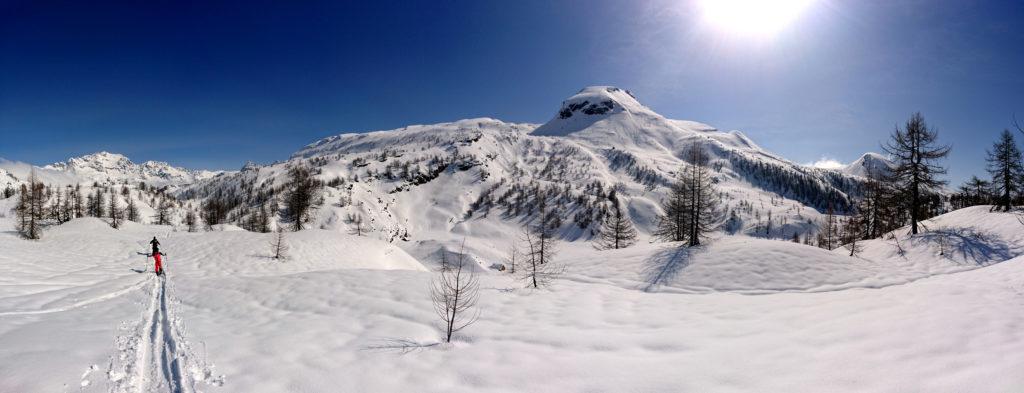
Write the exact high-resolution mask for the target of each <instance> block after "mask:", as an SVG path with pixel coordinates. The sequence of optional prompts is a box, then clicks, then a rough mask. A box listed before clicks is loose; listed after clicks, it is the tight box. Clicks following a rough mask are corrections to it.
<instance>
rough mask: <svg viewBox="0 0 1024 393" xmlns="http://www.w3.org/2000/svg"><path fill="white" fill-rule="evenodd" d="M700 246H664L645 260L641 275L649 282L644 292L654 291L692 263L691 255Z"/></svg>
mask: <svg viewBox="0 0 1024 393" xmlns="http://www.w3.org/2000/svg"><path fill="white" fill-rule="evenodd" d="M700 249H701V248H700V247H686V246H684V245H682V244H678V245H670V246H666V247H662V248H661V249H660V250H658V251H657V252H655V253H654V254H652V255H651V256H650V257H649V258H647V260H645V261H644V265H643V269H642V270H641V272H640V273H641V276H642V277H643V280H644V282H646V283H647V284H646V285H645V286H644V288H643V290H644V292H653V291H655V290H656V289H658V287H659V286H661V285H667V284H668V283H669V282H671V281H672V280H673V279H675V278H676V277H677V276H679V272H681V271H683V269H685V268H686V267H687V266H689V265H690V257H692V256H693V254H694V253H695V252H696V251H697V250H700Z"/></svg>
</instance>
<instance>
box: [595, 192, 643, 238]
mask: <svg viewBox="0 0 1024 393" xmlns="http://www.w3.org/2000/svg"><path fill="white" fill-rule="evenodd" d="M597 236H598V238H597V241H595V242H594V248H597V249H598V250H612V249H620V248H626V247H629V246H631V245H633V244H634V243H636V241H637V232H636V228H635V227H634V226H633V221H632V220H630V219H629V216H628V215H626V214H624V213H623V212H622V207H621V206H620V205H619V201H618V200H617V198H616V199H613V200H612V211H611V212H609V213H608V215H606V216H605V218H604V222H603V223H602V224H601V229H600V231H599V232H598V234H597Z"/></svg>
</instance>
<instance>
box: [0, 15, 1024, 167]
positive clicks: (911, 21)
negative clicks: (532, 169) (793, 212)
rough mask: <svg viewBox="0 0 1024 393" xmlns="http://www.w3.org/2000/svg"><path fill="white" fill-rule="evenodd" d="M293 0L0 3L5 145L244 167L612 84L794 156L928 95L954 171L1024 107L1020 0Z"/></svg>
mask: <svg viewBox="0 0 1024 393" xmlns="http://www.w3.org/2000/svg"><path fill="white" fill-rule="evenodd" d="M101 3H103V4H101ZM291 3H293V2H275V1H248V2H237V3H232V2H213V1H211V2H194V3H192V4H188V3H187V2H181V1H145V2H125V3H123V4H116V3H104V2H82V1H66V2H62V1H43V0H38V1H29V0H13V1H11V0H7V1H2V2H0V157H4V158H7V159H13V160H19V161H26V162H31V163H36V164H43V163H49V162H53V161H60V160H64V159H66V158H67V157H70V156H75V155H81V154H86V153H91V152H94V151H98V150H109V151H115V152H120V153H124V154H126V155H128V156H129V157H130V158H132V159H133V160H135V161H145V160H150V159H153V160H162V161H169V162H171V163H172V164H175V165H181V166H186V167H192V168H211V169H236V168H238V167H240V166H241V165H242V164H243V163H244V162H245V161H246V160H253V161H257V162H270V161H274V160H277V159H284V158H287V157H288V155H290V154H291V153H292V152H293V151H295V150H297V149H298V148H300V147H301V146H303V145H305V144H307V143H311V142H313V141H315V140H317V139H319V138H321V137H325V136H329V135H334V134H338V133H342V132H351V131H365V130H377V129H390V128H397V127H401V126H403V125H407V124H423V123H436V122H443V121H452V120H456V119H462V118H469V117H480V116H487V117H494V118H498V119H502V120H506V121H516V122H536V123H541V122H544V121H547V120H548V119H550V118H551V116H552V115H553V114H554V113H555V111H556V110H557V109H558V105H559V103H560V102H561V100H562V99H564V98H566V97H568V96H570V95H572V94H573V93H575V92H576V91H577V90H579V89H580V88H582V87H584V86H588V85H616V86H620V87H624V88H627V89H630V90H632V91H633V92H634V93H635V94H636V95H637V96H638V97H639V98H640V100H641V102H643V103H644V104H646V105H647V106H649V107H651V108H652V109H654V110H655V111H657V112H659V113H661V114H663V115H666V116H668V117H671V118H677V119H688V120H697V121H702V122H705V123H709V124H711V125H714V126H717V127H719V128H721V129H739V130H742V131H744V132H745V133H747V134H748V135H749V136H750V137H751V138H753V139H754V140H755V141H756V142H758V143H759V144H761V145H762V146H764V147H766V148H768V149H769V150H772V151H774V152H776V153H779V154H781V155H783V156H785V157H787V158H790V159H792V160H794V161H797V162H812V161H816V160H818V159H820V158H822V157H828V158H832V159H836V160H839V161H843V162H849V161H852V160H854V159H856V158H857V157H858V156H859V155H860V154H861V153H863V152H865V151H877V150H878V145H879V142H881V141H883V140H884V139H885V138H886V137H887V136H888V134H889V133H890V132H891V130H892V128H893V127H894V125H896V124H897V123H900V122H902V121H903V120H905V119H906V118H907V117H909V115H910V114H911V113H913V112H914V111H921V112H922V113H923V114H924V115H925V118H926V119H927V120H928V121H929V122H930V123H932V124H933V125H934V126H936V127H938V129H939V130H940V139H941V140H942V141H944V142H947V143H951V144H953V146H954V148H953V154H952V156H951V157H950V159H949V160H948V161H947V163H948V164H949V166H950V176H949V177H950V178H951V180H953V181H954V183H956V182H958V181H960V180H961V179H963V178H964V177H967V176H969V175H970V174H974V173H977V174H981V173H982V170H983V166H984V163H983V157H984V151H985V149H986V148H987V147H989V146H990V145H991V142H992V141H994V140H995V139H996V137H997V136H998V133H999V132H1000V131H1001V130H1002V129H1003V128H1007V127H1009V126H1010V125H1011V121H1012V116H1013V115H1014V114H1015V113H1016V114H1017V117H1018V118H1021V119H1024V77H1022V76H1021V72H1022V70H1024V50H1021V49H1022V47H1024V25H1022V24H1021V23H1019V21H1020V20H1021V19H1022V17H1024V3H1022V2H1015V1H1007V2H998V1H984V2H982V1H924V0H914V1H902V0H895V1H875V0H859V1H839V0H816V1H813V3H812V4H811V5H810V6H809V7H808V8H807V9H805V10H804V11H803V12H802V13H801V14H799V15H798V16H797V18H796V19H795V20H793V21H792V23H790V24H789V25H788V26H786V27H785V28H784V29H783V30H781V31H779V32H778V33H777V34H773V35H771V36H749V35H740V34H732V33H730V32H728V31H725V30H723V29H721V28H714V27H711V26H708V24H707V23H706V21H705V20H704V18H703V14H702V12H701V9H700V7H699V6H697V5H696V4H693V3H688V2H686V1H604V0H590V1H529V0H527V1H515V2H511V1H510V2H498V1H430V2H427V1H424V2H398V1H375V2H366V3H357V2H340V1H330V2H294V3H302V5H294V4H291ZM1018 135H1019V134H1018Z"/></svg>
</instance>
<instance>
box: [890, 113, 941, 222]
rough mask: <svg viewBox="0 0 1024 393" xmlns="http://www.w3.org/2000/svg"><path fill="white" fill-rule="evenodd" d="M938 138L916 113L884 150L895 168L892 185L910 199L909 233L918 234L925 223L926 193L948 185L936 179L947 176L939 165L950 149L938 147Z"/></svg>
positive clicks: (895, 131)
mask: <svg viewBox="0 0 1024 393" xmlns="http://www.w3.org/2000/svg"><path fill="white" fill-rule="evenodd" d="M938 137H939V134H938V132H937V131H935V130H933V129H930V128H929V127H928V124H926V123H925V121H924V116H921V113H920V112H918V113H914V114H913V115H912V116H911V117H910V119H909V120H907V123H906V125H905V126H904V128H903V129H902V130H901V129H900V128H899V127H896V130H894V131H893V133H892V135H891V137H890V138H891V139H890V140H889V142H887V143H886V144H885V145H884V146H882V149H883V150H885V152H886V153H888V154H889V155H890V156H891V157H892V160H893V162H894V163H895V164H896V165H895V168H893V170H892V179H891V180H892V181H893V182H894V183H896V185H897V188H898V189H900V190H904V192H906V193H907V194H909V195H907V196H908V197H909V199H907V200H906V202H907V205H906V206H905V209H906V210H909V213H910V231H911V232H910V233H911V234H917V232H918V222H919V221H921V220H922V219H924V218H925V217H923V214H922V213H923V212H922V207H923V206H924V205H925V198H924V195H923V194H924V193H925V192H933V191H934V190H936V189H937V188H938V187H940V186H942V185H944V184H946V182H945V181H943V180H939V179H938V178H937V177H936V176H937V175H943V174H945V173H946V169H945V168H943V167H942V166H939V165H938V164H936V161H938V160H939V159H941V158H944V157H946V156H947V155H948V154H949V151H950V149H951V148H950V146H948V145H944V146H938V145H937V144H936V143H937V140H938Z"/></svg>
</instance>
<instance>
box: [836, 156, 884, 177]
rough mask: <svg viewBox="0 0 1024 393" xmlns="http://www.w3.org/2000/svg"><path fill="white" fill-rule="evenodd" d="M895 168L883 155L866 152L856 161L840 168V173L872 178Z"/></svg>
mask: <svg viewBox="0 0 1024 393" xmlns="http://www.w3.org/2000/svg"><path fill="white" fill-rule="evenodd" d="M894 166H895V164H893V162H892V161H890V160H889V158H887V157H886V156H884V155H881V154H878V153H873V152H868V153H864V154H863V155H861V156H860V158H858V159H857V160H856V161H854V162H852V163H850V165H847V166H846V167H844V168H842V172H843V173H846V174H848V175H853V176H860V177H872V176H878V175H884V174H888V173H889V171H891V170H892V168H893V167H894Z"/></svg>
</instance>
